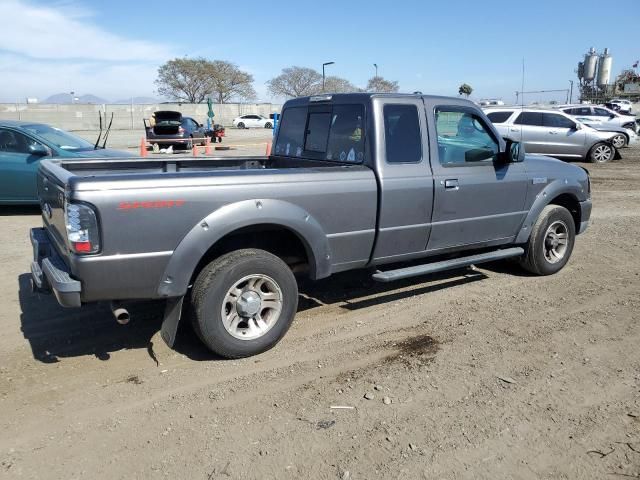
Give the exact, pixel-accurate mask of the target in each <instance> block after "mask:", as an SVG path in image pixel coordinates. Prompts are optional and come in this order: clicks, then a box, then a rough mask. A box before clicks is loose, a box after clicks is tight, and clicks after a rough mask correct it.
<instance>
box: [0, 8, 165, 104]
mask: <svg viewBox="0 0 640 480" xmlns="http://www.w3.org/2000/svg"><path fill="white" fill-rule="evenodd" d="M0 18H1V19H2V27H1V28H0V65H2V90H1V91H0V102H2V101H9V102H14V101H24V98H25V97H38V98H40V99H44V98H46V97H47V96H49V95H51V94H54V93H60V92H70V91H74V92H76V94H77V95H83V94H85V93H92V94H94V95H98V96H101V97H105V98H107V99H109V100H117V99H119V98H123V97H125V98H126V97H128V96H139V95H141V96H154V91H155V85H154V83H153V82H154V80H155V79H156V74H157V69H158V66H159V65H160V64H161V63H163V62H165V61H167V60H169V59H171V58H174V57H175V56H176V54H175V49H174V47H173V46H169V45H166V44H159V43H156V42H150V41H144V40H138V39H134V38H127V37H124V36H121V35H116V34H114V33H112V32H109V31H107V30H106V29H104V28H103V27H100V26H99V25H98V19H97V18H96V17H95V15H94V14H93V12H91V11H90V10H88V9H87V8H86V7H85V6H84V4H82V3H77V2H75V1H73V0H63V1H60V2H55V3H48V4H46V5H38V4H35V3H33V2H32V1H29V0H0Z"/></svg>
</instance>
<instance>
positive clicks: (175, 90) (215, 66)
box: [155, 58, 255, 103]
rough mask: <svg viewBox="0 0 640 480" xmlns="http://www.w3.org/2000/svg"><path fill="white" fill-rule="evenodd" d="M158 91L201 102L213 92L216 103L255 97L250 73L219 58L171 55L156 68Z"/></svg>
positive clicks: (167, 96)
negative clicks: (173, 56) (171, 56)
mask: <svg viewBox="0 0 640 480" xmlns="http://www.w3.org/2000/svg"><path fill="white" fill-rule="evenodd" d="M155 84H156V86H157V88H158V93H159V94H160V95H162V96H164V97H166V98H169V99H172V100H181V101H184V102H189V103H201V102H203V101H204V100H205V99H206V98H207V97H208V96H210V95H211V96H213V97H214V98H215V99H216V100H217V101H218V103H225V102H228V101H229V100H231V99H233V98H237V99H241V100H250V99H252V98H254V97H255V91H254V89H253V77H252V76H251V75H250V74H249V73H246V72H243V71H242V70H240V69H239V68H238V67H237V66H236V65H234V64H233V63H230V62H226V61H223V60H213V61H212V60H207V59H205V58H195V59H191V58H175V59H173V60H169V61H168V62H166V63H165V64H164V65H162V66H160V68H158V78H157V79H156V81H155Z"/></svg>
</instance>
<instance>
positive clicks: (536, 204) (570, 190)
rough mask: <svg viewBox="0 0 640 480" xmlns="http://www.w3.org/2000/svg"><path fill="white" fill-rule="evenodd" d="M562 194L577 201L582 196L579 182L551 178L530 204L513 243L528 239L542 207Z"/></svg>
mask: <svg viewBox="0 0 640 480" xmlns="http://www.w3.org/2000/svg"><path fill="white" fill-rule="evenodd" d="M563 194H566V195H570V196H572V197H573V198H574V199H575V200H576V202H578V203H579V202H580V198H581V197H584V191H583V189H582V186H581V185H580V183H579V182H577V181H575V180H568V179H557V180H553V181H552V182H551V183H549V184H548V185H547V186H546V187H544V188H543V189H542V190H541V191H540V193H538V195H536V199H535V200H534V201H533V205H531V208H530V209H529V213H528V214H527V216H526V218H525V219H524V222H523V224H522V226H521V227H520V231H519V232H518V234H517V235H516V239H515V242H514V243H516V244H521V243H526V242H527V241H528V240H529V235H530V234H531V228H532V227H533V225H534V223H536V220H538V217H539V216H540V213H541V212H542V209H543V208H544V207H546V206H547V205H549V204H550V203H551V202H552V200H553V199H554V198H556V197H558V196H560V195H563Z"/></svg>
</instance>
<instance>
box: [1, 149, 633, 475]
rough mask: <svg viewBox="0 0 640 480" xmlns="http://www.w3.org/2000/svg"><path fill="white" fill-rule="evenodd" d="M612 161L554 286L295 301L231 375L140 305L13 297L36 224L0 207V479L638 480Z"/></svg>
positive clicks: (469, 281) (620, 168)
mask: <svg viewBox="0 0 640 480" xmlns="http://www.w3.org/2000/svg"><path fill="white" fill-rule="evenodd" d="M623 155H624V159H623V160H621V161H618V162H615V163H612V164H607V165H589V166H588V168H589V170H590V171H591V174H592V183H593V200H594V212H593V216H592V224H591V226H590V228H589V229H588V230H587V232H586V233H585V234H584V235H582V236H580V237H578V239H577V243H576V248H575V250H574V253H573V257H572V259H571V261H570V262H569V264H568V266H567V267H566V268H565V269H564V270H563V271H561V272H560V273H559V274H557V275H554V276H552V277H546V278H540V277H531V276H528V275H526V274H524V273H522V272H521V271H520V270H519V269H518V268H517V267H514V266H513V265H512V264H509V263H496V264H490V265H486V266H482V268H478V269H477V270H476V271H472V270H464V271H457V272H450V273H447V274H445V275H440V276H436V277H422V278H419V279H414V280H411V281H404V282H402V283H397V284H387V285H380V284H374V283H373V282H372V281H371V280H370V279H369V277H368V275H367V273H366V272H355V273H349V274H343V275H339V276H336V277H332V278H330V279H327V280H324V281H322V282H319V283H316V284H305V285H302V286H301V291H302V294H301V302H300V310H299V312H298V316H297V317H296V321H295V322H294V325H293V327H292V329H291V330H290V331H289V333H288V334H287V336H286V337H285V338H284V340H283V341H282V342H281V343H280V344H279V345H278V346H277V347H276V348H274V349H273V350H271V351H269V352H267V353H265V354H262V355H260V356H257V357H254V358H248V359H243V360H234V361H228V360H221V359H219V358H216V357H214V356H212V355H211V354H210V353H208V351H207V350H205V349H204V347H202V346H201V345H200V344H199V343H198V341H197V340H196V339H195V335H194V334H193V333H192V332H191V330H190V329H189V328H188V327H187V325H186V324H185V325H183V326H182V328H181V330H180V332H179V342H178V345H177V347H176V349H175V350H171V349H169V348H167V347H166V345H165V344H164V343H163V342H162V340H161V339H160V335H159V333H158V330H159V327H160V312H161V309H160V307H159V306H157V305H139V306H137V307H135V308H134V309H133V311H132V313H133V316H134V320H133V321H132V323H131V324H129V325H127V326H119V325H117V324H116V323H115V322H114V321H113V320H112V318H111V317H110V315H109V312H108V309H107V307H106V306H92V307H87V308H84V309H81V310H64V309H62V308H60V307H58V305H57V304H56V303H55V301H54V300H53V298H51V297H49V296H45V295H35V294H32V293H30V290H29V282H28V275H27V272H28V270H29V262H30V260H31V251H30V245H29V242H28V240H27V235H28V228H29V227H31V226H37V225H39V223H40V219H39V216H38V212H37V211H36V210H33V209H17V208H14V209H7V208H3V209H2V211H1V212H0V245H2V249H0V263H1V264H2V273H3V275H2V278H1V279H0V282H2V283H1V284H0V305H1V306H2V308H1V309H0V327H1V328H2V331H3V335H2V336H1V337H0V428H1V431H2V435H1V437H0V472H1V473H0V477H7V478H9V477H11V478H64V479H73V478H126V479H132V478H185V479H203V480H209V479H227V478H229V479H271V478H272V479H287V478H295V479H300V478H314V479H315V478H320V479H325V478H326V479H336V478H338V479H353V480H356V479H375V478H384V479H396V478H397V479H479V478H480V479H491V480H496V479H606V478H612V479H613V478H629V477H640V346H639V345H640V323H639V320H640V276H639V274H640V149H639V148H636V149H634V150H633V151H632V150H626V151H623ZM365 394H369V395H367V396H370V397H372V398H371V399H367V398H365ZM332 407H343V408H332Z"/></svg>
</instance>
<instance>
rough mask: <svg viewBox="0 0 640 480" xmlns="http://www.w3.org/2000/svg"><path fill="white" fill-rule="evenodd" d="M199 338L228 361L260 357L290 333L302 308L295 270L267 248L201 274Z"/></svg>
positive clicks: (196, 310)
mask: <svg viewBox="0 0 640 480" xmlns="http://www.w3.org/2000/svg"><path fill="white" fill-rule="evenodd" d="M192 306H193V309H192V311H193V325H194V329H195V331H196V334H197V335H198V337H200V339H201V340H202V341H203V343H204V344H205V345H206V346H207V347H208V348H209V349H210V350H212V351H213V352H215V353H217V354H218V355H221V356H223V357H227V358H241V357H248V356H251V355H256V354H258V353H261V352H264V351H265V350H268V349H270V348H271V347H273V346H274V345H275V344H276V343H278V341H280V339H281V338H282V337H283V336H284V334H285V333H286V332H287V330H289V327H290V326H291V322H292V321H293V318H294V316H295V314H296V310H297V308H298V286H297V283H296V279H295V277H294V276H293V273H292V272H291V269H290V268H289V267H288V266H287V264H286V263H284V262H283V261H282V260H281V259H280V258H278V257H276V256H275V255H272V254H271V253H269V252H266V251H264V250H257V249H243V250H237V251H235V252H231V253H227V254H226V255H223V256H221V257H219V258H217V259H215V260H214V261H212V262H211V263H210V264H209V265H207V266H206V267H205V268H204V269H203V270H202V271H201V272H200V274H199V275H198V277H197V279H196V281H195V283H194V285H193V294H192Z"/></svg>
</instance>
